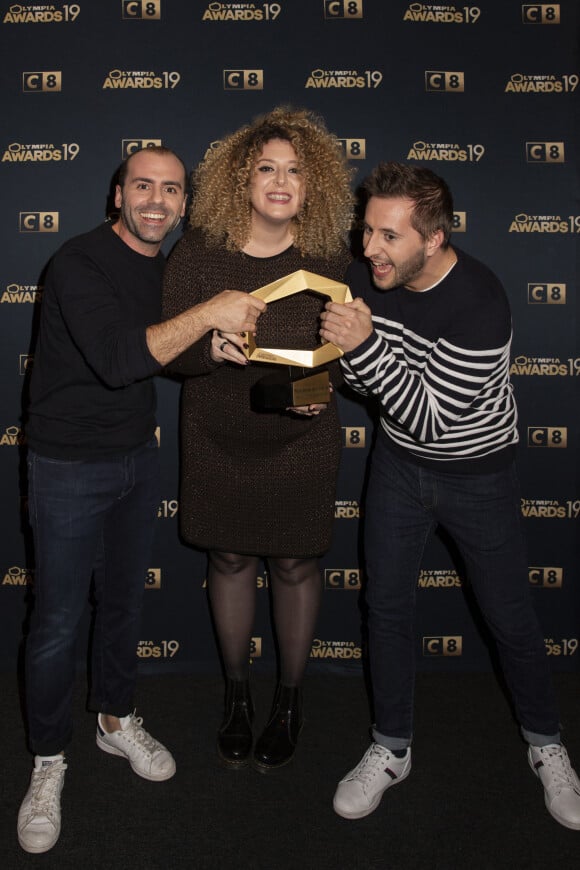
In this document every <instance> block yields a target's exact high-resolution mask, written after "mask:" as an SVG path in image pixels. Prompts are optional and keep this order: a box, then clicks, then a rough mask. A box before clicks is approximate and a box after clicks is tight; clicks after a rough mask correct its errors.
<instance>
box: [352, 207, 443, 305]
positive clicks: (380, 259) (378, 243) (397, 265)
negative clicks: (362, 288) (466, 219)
mask: <svg viewBox="0 0 580 870" xmlns="http://www.w3.org/2000/svg"><path fill="white" fill-rule="evenodd" d="M413 208H414V204H413V201H412V200H411V199H404V198H400V197H392V198H391V197H382V196H371V198H370V199H369V201H368V204H367V207H366V211H365V223H364V231H363V244H364V249H365V250H364V253H365V257H367V258H368V260H369V264H370V267H371V272H372V276H373V281H374V283H375V285H376V286H377V287H378V288H379V289H380V290H390V289H391V288H392V287H400V286H401V285H405V286H406V287H408V288H409V289H410V290H424V289H426V287H427V286H429V283H430V281H431V276H430V274H429V275H428V277H427V274H428V268H429V265H430V264H429V258H430V257H432V256H433V255H434V254H436V253H437V252H438V251H439V250H440V245H441V238H442V233H441V232H440V231H438V232H437V233H435V234H434V236H433V237H432V238H431V239H428V240H427V241H425V239H424V238H423V237H422V236H421V235H420V234H419V233H418V232H417V230H416V229H415V228H414V227H413V226H412V224H411V215H412V213H413Z"/></svg>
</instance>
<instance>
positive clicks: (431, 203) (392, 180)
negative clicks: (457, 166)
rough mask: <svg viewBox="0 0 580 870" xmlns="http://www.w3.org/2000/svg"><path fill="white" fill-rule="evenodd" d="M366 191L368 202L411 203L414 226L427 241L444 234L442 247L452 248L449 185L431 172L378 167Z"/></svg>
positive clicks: (403, 166)
mask: <svg viewBox="0 0 580 870" xmlns="http://www.w3.org/2000/svg"><path fill="white" fill-rule="evenodd" d="M363 190H364V192H365V194H366V197H367V201H368V199H369V198H370V197H371V196H378V197H383V198H394V197H403V198H404V199H410V200H412V201H413V206H414V207H413V211H412V212H411V226H412V227H413V228H414V229H415V230H417V232H418V233H419V235H421V236H422V238H423V239H425V241H426V240H427V239H429V238H430V237H431V236H432V235H433V233H436V232H437V230H442V232H443V244H442V247H443V248H446V247H447V245H448V244H449V238H450V236H451V231H452V229H453V197H452V196H451V191H450V190H449V188H448V186H447V184H446V182H445V181H444V180H443V179H442V178H440V177H439V176H438V175H435V173H434V172H431V170H430V169H424V168H423V167H422V166H411V165H409V164H407V163H395V162H388V163H379V165H378V166H376V167H375V168H374V169H373V171H372V172H371V174H370V175H369V177H368V178H367V179H366V180H365V182H364V184H363Z"/></svg>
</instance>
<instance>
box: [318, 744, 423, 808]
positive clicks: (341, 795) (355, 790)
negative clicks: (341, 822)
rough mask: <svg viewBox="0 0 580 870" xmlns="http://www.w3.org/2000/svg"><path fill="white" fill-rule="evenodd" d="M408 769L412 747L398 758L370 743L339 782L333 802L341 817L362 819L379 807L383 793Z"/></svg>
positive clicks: (401, 777) (400, 778) (407, 771)
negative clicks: (358, 760) (356, 762)
mask: <svg viewBox="0 0 580 870" xmlns="http://www.w3.org/2000/svg"><path fill="white" fill-rule="evenodd" d="M410 771H411V749H410V748H409V749H407V752H406V753H405V755H404V756H403V758H397V757H396V756H395V755H393V753H392V752H391V751H390V750H389V749H385V747H384V746H380V745H379V744H378V743H371V745H370V746H369V748H368V749H367V751H366V752H365V754H364V755H363V757H362V759H361V761H360V762H359V763H358V764H357V766H356V767H355V768H354V769H353V770H351V771H350V773H347V775H346V776H345V777H344V779H341V781H340V782H339V784H338V788H337V789H336V792H335V795H334V800H333V802H332V805H333V807H334V811H335V812H336V813H338V815H339V816H342V817H343V818H344V819H362V818H364V816H368V815H370V813H372V812H373V810H376V808H377V807H378V805H379V803H380V801H381V798H382V796H383V794H384V792H385V791H386V790H387V789H388V788H389V787H390V786H392V785H396V784H397V783H398V782H401V781H402V780H403V779H405V777H407V776H408V775H409V773H410Z"/></svg>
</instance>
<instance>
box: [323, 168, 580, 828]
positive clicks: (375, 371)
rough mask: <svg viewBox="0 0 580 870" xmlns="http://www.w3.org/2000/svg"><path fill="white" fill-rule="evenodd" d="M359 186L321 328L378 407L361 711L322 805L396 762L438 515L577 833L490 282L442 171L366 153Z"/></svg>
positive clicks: (389, 772) (504, 322)
mask: <svg viewBox="0 0 580 870" xmlns="http://www.w3.org/2000/svg"><path fill="white" fill-rule="evenodd" d="M365 192H366V198H367V202H366V211H365V219H364V230H363V244H364V254H365V260H366V262H364V261H358V262H354V263H353V264H352V265H351V266H350V267H349V271H348V273H347V277H346V281H347V283H348V284H349V285H350V288H351V291H352V294H353V296H354V297H355V298H354V301H353V302H351V303H347V304H345V305H340V304H338V303H334V302H329V303H328V304H327V306H326V312H325V313H324V314H323V323H322V329H321V335H322V337H323V338H324V339H326V340H328V341H332V342H334V343H335V344H337V345H338V346H339V347H341V348H342V350H343V351H344V357H343V359H342V363H343V372H344V377H345V380H346V382H347V384H349V385H350V386H351V387H352V388H353V389H354V390H356V391H357V392H359V393H363V394H364V395H369V396H372V397H373V398H375V399H376V400H378V402H379V404H380V426H379V431H378V433H377V439H376V444H375V447H374V450H373V455H372V459H371V470H370V477H369V487H368V493H367V499H366V508H365V557H366V569H367V578H368V585H367V590H366V601H367V605H368V629H369V654H370V664H371V674H372V683H373V693H374V707H375V715H376V722H375V724H374V728H373V738H374V740H373V743H372V744H371V746H370V748H369V749H368V750H367V752H366V753H365V755H364V756H363V758H362V760H361V761H360V763H359V764H358V765H357V766H356V767H355V768H354V769H353V770H351V771H350V772H349V773H348V774H347V775H346V777H345V778H344V779H343V780H342V781H341V782H340V783H339V785H338V788H337V791H336V794H335V796H334V809H335V811H336V812H337V813H338V814H339V815H340V816H343V817H344V818H347V819H358V818H362V817H363V816H366V815H368V814H369V813H371V812H373V810H375V809H376V807H377V806H378V805H379V803H380V800H381V798H382V796H383V793H384V792H385V790H386V789H387V788H388V787H389V786H391V785H393V784H395V783H398V782H401V781H402V780H403V779H404V778H405V777H406V776H408V774H409V772H410V770H411V741H412V733H413V688H414V676H415V662H414V648H415V635H414V630H413V613H414V607H415V589H416V585H417V576H418V574H419V571H420V568H421V560H422V556H423V551H424V548H425V544H426V541H427V539H428V537H429V535H430V534H431V533H432V532H433V530H434V529H435V527H436V526H437V525H441V526H442V527H444V528H445V529H446V530H447V531H448V533H449V534H450V535H451V536H452V537H453V539H454V540H455V543H456V544H457V546H458V548H459V550H460V552H461V555H462V557H463V559H464V562H465V565H466V568H467V572H468V575H469V579H470V581H471V584H472V586H473V589H474V592H475V594H476V596H477V599H478V603H479V605H480V607H481V610H482V613H483V615H484V617H485V620H486V622H487V624H488V626H489V629H490V631H491V632H492V634H493V636H494V638H495V641H496V643H497V647H498V652H499V655H500V659H501V662H502V667H503V671H504V675H505V678H506V681H507V684H508V686H509V688H510V691H511V695H512V699H513V703H514V708H515V711H516V714H517V716H518V719H519V723H520V726H521V730H522V734H523V737H524V739H525V740H526V742H527V744H528V760H529V763H530V766H531V767H532V770H534V771H535V773H536V774H537V775H538V777H539V778H540V780H541V782H542V784H543V786H544V792H545V801H546V806H547V808H548V811H549V812H550V813H551V814H552V816H553V817H554V818H555V819H556V820H557V821H558V822H560V823H561V824H562V825H565V826H566V827H568V828H572V829H575V830H580V783H579V781H578V777H577V776H576V773H575V772H574V770H573V769H572V767H571V765H570V761H569V759H568V755H567V753H566V750H565V748H564V747H563V746H562V744H561V742H560V733H559V727H560V726H559V717H558V709H557V704H556V699H555V696H554V690H553V685H552V677H551V672H550V668H549V665H548V660H547V656H546V651H545V646H544V641H543V638H542V633H541V630H540V627H539V624H538V621H537V617H536V614H535V612H534V609H533V605H532V601H531V595H530V591H529V583H528V570H527V556H526V552H525V546H524V540H523V534H522V528H521V511H520V498H519V490H518V481H517V477H516V472H515V468H514V451H515V445H516V443H517V441H518V433H517V428H516V424H517V410H516V404H515V400H514V396H513V390H512V386H511V384H510V381H509V359H510V344H511V315H510V309H509V304H508V301H507V298H506V295H505V292H504V290H503V287H502V285H501V283H500V282H499V280H498V279H497V278H496V276H495V275H494V274H493V273H492V272H491V271H490V270H489V269H488V268H487V267H486V266H484V265H483V264H482V263H480V262H478V261H477V260H475V259H474V258H473V257H470V256H468V255H467V254H465V253H464V252H462V251H460V250H458V249H457V248H454V247H452V246H451V245H450V244H449V238H450V234H451V230H452V225H453V201H452V197H451V193H450V191H449V189H448V187H447V185H446V183H445V182H444V181H443V179H441V178H439V177H438V176H437V175H435V174H434V173H432V172H431V171H430V170H428V169H424V168H420V167H415V166H410V165H406V164H398V163H382V164H380V165H379V166H378V167H377V168H376V169H375V170H374V171H373V173H372V174H371V176H370V178H369V179H368V181H367V182H366V183H365ZM373 285H374V286H373Z"/></svg>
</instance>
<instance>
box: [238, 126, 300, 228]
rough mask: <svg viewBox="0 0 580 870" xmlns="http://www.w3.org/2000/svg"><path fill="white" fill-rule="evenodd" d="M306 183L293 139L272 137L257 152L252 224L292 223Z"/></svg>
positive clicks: (253, 185) (251, 201) (254, 171)
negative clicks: (258, 152) (290, 140)
mask: <svg viewBox="0 0 580 870" xmlns="http://www.w3.org/2000/svg"><path fill="white" fill-rule="evenodd" d="M305 193H306V191H305V183H304V178H303V176H302V172H301V168H300V165H299V162H298V157H297V155H296V152H295V150H294V148H293V147H292V145H291V144H290V142H287V141H286V140H284V139H271V140H270V141H269V142H267V143H266V144H265V145H264V148H263V149H262V151H261V153H260V154H259V155H258V158H257V160H256V163H255V166H254V168H253V170H252V175H251V178H250V204H251V206H252V224H253V226H254V227H256V225H258V224H284V223H289V222H290V221H291V220H292V218H294V217H296V215H297V214H298V212H299V211H300V209H301V207H302V205H303V203H304V198H305Z"/></svg>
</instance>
